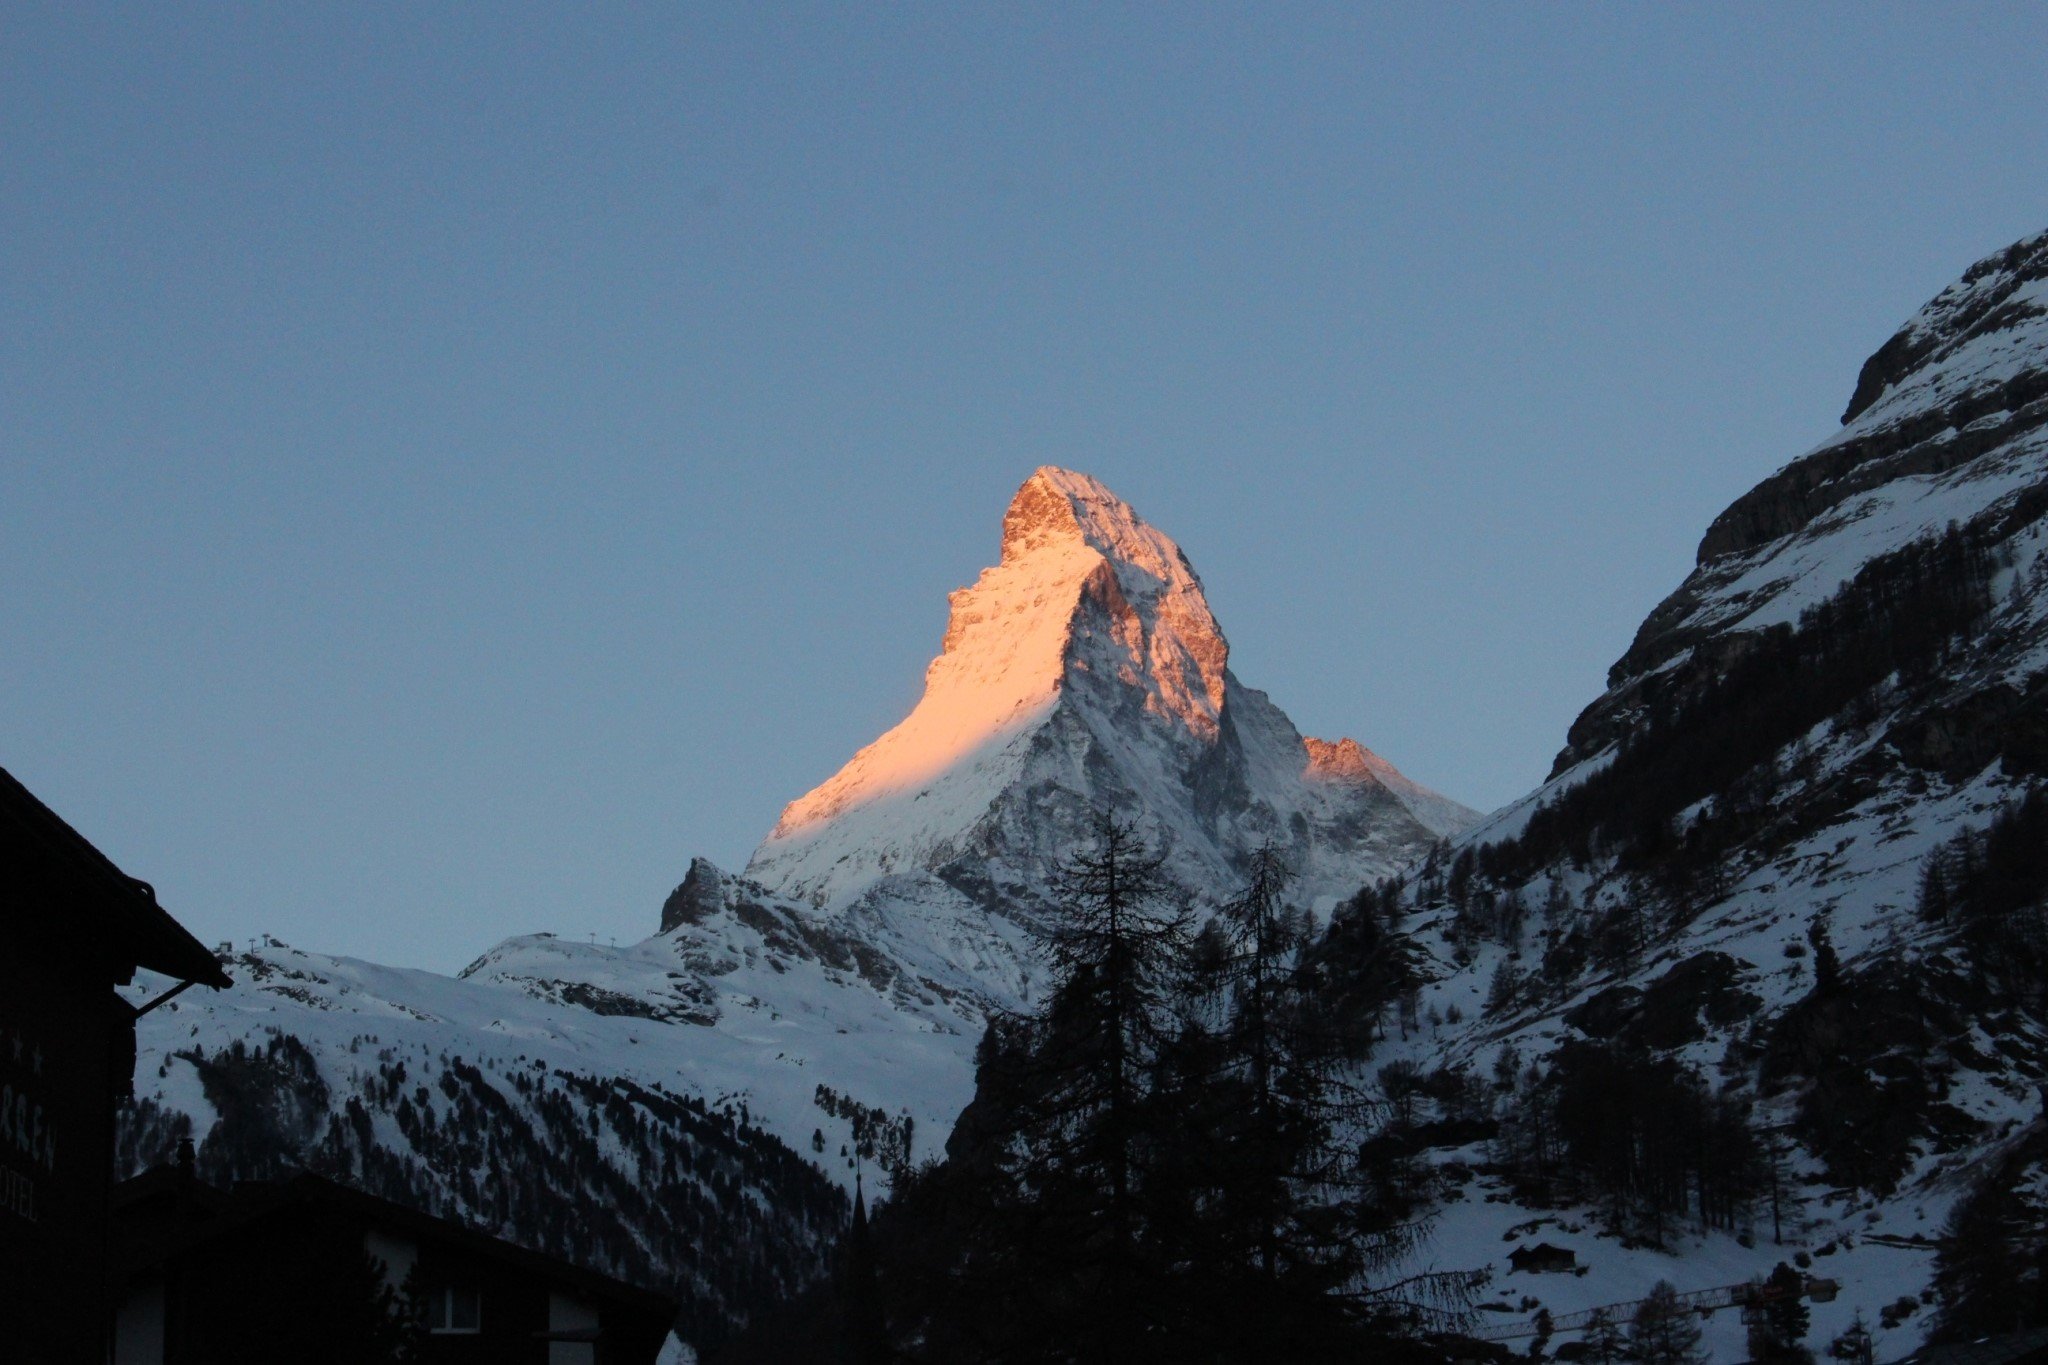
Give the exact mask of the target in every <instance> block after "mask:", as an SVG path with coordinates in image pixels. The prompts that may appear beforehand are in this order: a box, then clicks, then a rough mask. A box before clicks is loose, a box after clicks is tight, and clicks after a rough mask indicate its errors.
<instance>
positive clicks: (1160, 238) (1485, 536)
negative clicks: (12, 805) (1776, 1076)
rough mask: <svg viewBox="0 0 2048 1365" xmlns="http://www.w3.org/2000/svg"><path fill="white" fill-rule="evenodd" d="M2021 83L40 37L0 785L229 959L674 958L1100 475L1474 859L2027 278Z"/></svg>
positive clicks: (941, 35)
mask: <svg viewBox="0 0 2048 1365" xmlns="http://www.w3.org/2000/svg"><path fill="white" fill-rule="evenodd" d="M1788 8H1789V9H1792V10H1793V13H1791V14H1790V15H1789V17H1788V15H1787V13H1786V10H1787V9H1788ZM2043 51H2048V10H2044V9H2042V8H2040V7H2038V6H2026V5H2022V6H1993V5H1972V6H1969V7H1967V8H1961V7H1936V6H1899V7H1888V6H1880V5H1871V4H1854V5H1840V6H1832V5H1831V6H1821V5H1808V6H1800V7H1785V6H1779V5H1775V4H1773V5H1758V6H1690V7H1681V6H1632V7H1622V6H1597V7H1596V6H1586V7H1578V6H1569V5H1546V6H1525V5H1469V6H1436V5H1389V6H1386V7H1384V8H1374V7H1369V6H1363V5H1352V4H1345V5H1333V6H1328V7H1317V6H1311V5H1307V4H1286V5H1259V6H1251V5H1245V6H1233V7H1207V6H1198V5H1193V4H1186V5H1180V4H1176V5H1156V4H1154V5H1138V6H1131V7H1128V8H1118V7H1110V6H1105V5H1092V4H1091V5H1079V4H1076V5H1062V6H1051V5H1028V6H1027V5H1005V6H993V5H988V6H982V5H965V6H963V5H955V4H932V5H917V4H910V5H890V6H886V7H884V6H818V7H812V6H798V5H788V4H755V3H744V4H732V5H694V6H681V5H672V4H658V5H646V6H623V5H591V6H559V5H531V6H523V5H514V4H510V3H497V4H491V5H463V6H454V5H446V6H443V5H389V6H374V5H359V4H351V5H333V6H325V5H315V4H310V3H309V4H293V5H269V4H243V5H209V4H199V3H193V4H182V5H177V6H163V5H154V4H132V5H117V4H79V3H75V0H64V2H63V3H53V4H33V3H24V2H23V0H15V3H11V4H9V5H8V6H7V7H6V12H5V16H4V18H0V148H4V149H5V150H4V152H0V766H5V767H7V768H8V769H10V770H11V771H13V772H14V773H15V774H16V775H17V776H18V777H20V778H21V779H22V780H23V781H25V782H26V783H27V784H28V785H29V786H30V787H31V788H32V789H33V790H35V791H36V792H37V793H38V794H40V795H41V796H42V797H43V798H44V799H45V800H47V801H49V802H50V803H51V804H52V805H54V806H55V807H56V808H57V809H58V810H59V811H60V812H61V813H63V814H64V815H66V816H67V817H68V818H69V819H71V820H72V822H73V823H74V824H76V825H78V826H79V827H80V829H81V830H83V831H84V832H85V834H86V835H87V836H88V837H90V838H92V839H94V840H95V841H96V842H98V843H99V844H100V846H101V847H102V848H104V849H105V850H106V851H107V852H108V853H109V854H110V855H112V856H113V857H114V858H115V859H116V860H117V861H118V862H120V863H121V864H122V865H123V866H124V867H125V868H127V870H129V871H130V872H132V873H134V874H135V875H138V876H141V877H144V878H147V879H149V880H151V881H153V882H154V883H156V885H157V888H158V891H159V894H160V895H161V897H162V899H163V901H164V903H165V904H166V905H167V906H169V907H170V908H171V910H172V911H173V912H174V913H175V914H177V915H178V916H179V917H180V918H181V919H182V920H183V921H184V922H185V923H186V924H187V925H189V926H190V927H191V928H192V929H193V930H194V931H195V932H197V933H198V934H200V935H201V937H203V938H205V939H207V940H208V941H209V942H210V941H213V940H216V939H221V938H227V937H231V936H232V937H237V938H247V937H249V936H250V935H251V934H254V933H257V932H264V931H267V932H271V933H274V934H277V935H278V936H280V937H282V938H284V939H286V940H287V941H290V942H293V943H298V944H301V945H303V946H307V947H313V948H321V949H326V950H331V951H339V952H346V953H353V954H357V955H362V956H370V957H375V958H378V959H381V960H384V961H391V962H400V963H407V964H416V965H423V966H432V967H438V968H443V969H453V968H456V967H459V966H461V965H462V964H463V963H464V962H466V961H468V960H469V959H470V958H471V957H473V956H474V955H475V954H476V953H477V952H479V951H481V950H482V949H483V948H485V947H487V946H489V945H490V944H491V943H493V942H495V941H496V940H498V939H500V938H502V937H504V936H505V935H508V934H511V933H515V932H523V931H528V930H533V929H543V928H546V929H555V930H558V931H562V932H565V933H576V934H584V933H592V932H595V933H597V934H599V935H601V936H606V935H616V936H618V937H619V938H620V939H621V940H622V941H623V940H625V939H628V938H637V937H640V936H642V935H644V934H645V933H647V932H649V931H651V930H652V929H653V928H654V927H655V921H656V916H657V913H658V907H659V905H660V902H661V899H662V897H663V896H664V895H665V894H666V892H667V891H668V889H669V888H670V887H671V886H672V885H673V884H674V883H675V882H676V881H677V880H678V879H679V878H680V877H681V875H682V873H683V871H684V869H685V867H686V866H687V864H688V860H689V858H690V856H691V855H692V854H696V853H703V854H706V855H708V856H711V857H712V858H714V859H715V860H717V861H719V862H721V863H723V864H725V865H726V866H728V867H735V868H736V867H737V866H739V865H740V864H741V863H743V862H744V860H745V858H746V855H747V853H748V852H749V851H750V850H751V848H752V847H753V845H754V843H755V842H756V841H757V840H758V839H759V838H760V836H761V835H763V834H764V833H765V832H766V831H767V829H768V827H769V826H770V825H771V824H772V823H773V822H774V820H775V817H776V815H777V813H778V811H779V810H780V808H781V806H782V804H783V803H784V802H786V801H788V800H790V799H792V798H794V797H795V796H797V795H799V794H801V793H802V792H803V791H804V790H806V789H807V788H809V787H810V786H812V785H813V784H815V783H816V782H818V781H820V780H822V779H823V778H825V777H826V776H828V775H829V774H830V773H831V772H832V771H833V770H834V769H835V768H836V767H837V766H838V765H839V764H840V763H841V762H842V761H844V760H845V759H846V758H847V757H849V756H851V754H852V753H853V751H854V750H855V749H856V748H857V747H859V746H860V745H861V744H863V743H865V742H867V741H868V740H870V739H872V738H874V737H875V736H876V735H877V734H879V733H880V732H881V731H882V730H883V729H885V728H886V727H887V726H889V725H891V724H893V723H894V722H895V721H897V720H899V719H900V718H901V717H902V716H903V715H904V714H905V713H906V712H907V711H908V709H909V707H910V705H911V703H912V702H913V701H914V700H915V698H916V695H917V691H918V687H919V682H920V679H921V676H922V672H923V669H924V666H925V664H926V662H927V661H928V659H929V658H930V656H931V655H932V654H933V653H934V652H935V650H936V648H937V646H938V641H939V636H940V632H941V629H942V627H943V625H944V621H945V609H946V604H945V594H946V592H947V590H948V589H950V588H953V587H957V586H960V585H962V584H965V583H967V582H970V581H971V580H972V579H973V577H974V575H975V573H976V572H977V571H978V570H979V569H980V568H981V567H982V566H983V565H984V564H986V563H988V562H989V561H990V560H991V558H992V557H993V555H994V553H995V548H996V543H997V532H998V519H999V517H1000V515H1001V513H1002V510H1003V507H1004V505H1005V503H1006V502H1007V500H1008V498H1009V496H1010V494H1011V493H1012V491H1013V490H1014V489H1015V487H1016V485H1017V484H1018V483H1019V482H1020V481H1021V480H1022V479H1023V478H1024V477H1025V475H1026V474H1028V473H1029V472H1030V470H1031V469H1032V468H1033V467H1034V466H1035V465H1037V464H1040V463H1056V464H1062V465H1066V466H1070V467H1072V468H1076V469H1081V470H1084V471H1087V472H1089V473H1092V474H1094V475H1096V476H1097V477H1099V478H1101V479H1102V480H1104V481H1105V482H1106V483H1108V484H1109V485H1110V486H1111V487H1112V488H1114V489H1116V490H1117V491H1119V492H1120V493H1121V494H1123V496H1124V497H1126V498H1127V499H1129V500H1130V501H1131V502H1132V503H1133V504H1134V505H1135V506H1136V507H1137V508H1138V510H1139V511H1140V512H1141V513H1142V514H1143V515H1145V516H1146V517H1147V519H1149V520H1151V521H1152V522H1154V523H1155V524H1156V525H1158V526H1159V527H1161V528H1162V529H1163V530H1165V531H1166V532H1167V533H1168V534H1170V535H1172V536H1173V537H1174V538H1176V539H1177V540H1178V541H1179V542H1180V544H1181V545H1182V547H1183V548H1184V549H1185V550H1186V551H1187V553H1188V555H1189V557H1190V558H1191V559H1192V560H1193V562H1194V564H1195V566H1196V567H1197V569H1198V570H1199V571H1200V572H1201V574H1202V576H1203V578H1204V580H1205V582H1206V584H1207V587H1208V589H1209V596H1210V601H1211V603H1212V605H1213V606H1214V607H1215V610H1216V613H1217V615H1218V618H1219V619H1220V620H1221V621H1222V623H1223V626H1224V628H1225V630H1226V631H1227V632H1229V634H1230V638H1231V641H1232V645H1233V658H1232V664H1233V667H1234V670H1235V671H1236V673H1237V674H1238V676H1239V677H1240V678H1241V679H1243V680H1244V681H1245V682H1247V683H1248V684H1250V685H1252V686H1255V687H1260V688H1263V689H1265V690H1266V691H1268V692H1269V693H1271V694H1272V696H1273V698H1274V699H1275V700H1276V701H1277V702H1278V703H1279V704H1280V705H1281V706H1282V707H1283V708H1284V709H1286V710H1287V711H1288V712H1289V713H1290V714H1291V715H1292V716H1293V717H1294V718H1295V720H1296V722H1297V723H1298V724H1299V725H1300V726H1301V727H1302V728H1303V729H1304V730H1305V731H1308V732H1310V733H1314V734H1321V735H1325V736H1335V735H1339V734H1349V735H1353V736H1356V737H1357V738H1358V739H1359V740H1361V741H1362V742H1363V743H1365V744H1367V745H1368V746H1370V747H1372V748H1374V749H1377V750H1379V751H1380V752H1382V753H1384V754H1385V755H1387V756H1388V757H1389V758H1391V759H1393V760H1394V761H1395V762H1396V763H1398V764H1400V765H1401V766H1402V767H1403V768H1404V769H1405V770H1406V771H1408V772H1409V773H1410V774H1411V775H1412V776H1414V777H1416V778H1418V779H1419V780H1422V781H1425V782H1428V783H1431V784H1432V785H1435V786H1437V787H1438V788H1440V789H1441V790H1443V791H1445V792H1447V793H1449V794H1451V795H1453V796H1457V797H1459V798H1461V799H1463V800H1465V801H1466V802H1468V803H1470V804H1473V805H1478V806H1490V805H1494V804H1498V803H1500V802H1502V801H1505V800H1508V799H1510V798H1512V797H1514V796H1516V795H1518V794H1519V793H1521V792H1522V791H1524V790H1526V789H1527V788H1528V787H1530V786H1532V785H1533V784H1535V783H1536V782H1537V781H1539V780H1541V778H1542V777H1543V776H1544V775H1545V773H1546V771H1547V769H1548V766H1549V761H1550V758H1551V756H1552V754H1553V753H1555V751H1556V750H1557V748H1558V746H1559V744H1560V743H1561V741H1562V737H1563V733H1564V729H1565V726H1566V725H1567V724H1568V723H1569V722H1570V720H1571V718H1572V716H1573V715H1574V714H1576V712H1577V711H1578V709H1579V708H1580V707H1581V706H1582V705H1584V704H1585V703H1586V702H1587V701H1589V700H1590V699H1591V698H1592V697H1593V696H1594V695H1595V694H1596V693H1597V692H1598V690H1599V688H1600V685H1601V680H1602V678H1603V676H1604V674H1605V670H1606V668H1607V665H1608V664H1609V663H1610V662H1611V661H1612V660H1613V659H1614V657H1615V656H1616V655H1618V654H1619V653H1620V652H1621V650H1622V649H1623V648H1624V647H1625V646H1626V645H1627V643H1628V640H1629V637H1630V635H1631V634H1632V633H1633V630H1634V628H1635V625H1636V623H1637V622H1638V621H1639V620H1640V619H1641V617H1642V615H1643V614H1644V613H1645V612H1646V611H1647V610H1648V609H1649V608H1650V607H1651V606H1653V605H1654V604H1655V603H1656V602H1657V600H1658V599H1659V598H1661V597H1662V596H1663V595H1664V594H1665V593H1666V592H1668V591H1669V590H1670V589H1671V588H1672V587H1673V586H1675V585H1676V584H1677V583H1678V581H1679V580H1680V579H1681V578H1682V577H1683V576H1684V574H1685V572H1686V571H1687V569H1688V568H1689V566H1690V564H1691V562H1692V553H1693V549H1694V546H1695V545H1696V544H1697V542H1698V538H1699V535H1700V533H1701V532H1702V531H1703V530H1704V529H1705V526H1706V523H1707V521H1708V520H1709V519H1710V518H1711V517H1712V516H1713V514H1714V513H1715V512H1717V511H1718V510H1720V508H1721V507H1723V506H1724V505H1725V504H1726V503H1727V502H1729V501H1730V500H1731V499H1732V498H1734V497H1735V496H1736V495H1737V494H1738V493H1740V492H1742V491H1743V490H1744V489H1746V488H1747V487H1748V486H1749V485H1750V484H1752V483H1753V482H1755V481H1756V480H1757V479H1758V478H1759V477H1761V476H1762V475H1764V474H1766V473H1768V472H1769V471H1770V470H1771V469H1773V468H1775V467H1777V466H1778V465H1780V464H1783V463H1784V462H1785V461H1787V460H1789V459H1791V458H1792V457H1794V456H1796V455H1797V454H1799V453H1800V452H1801V451H1802V450H1804V449H1805V448H1807V447H1808V446H1810V445H1811V444H1813V443H1814V442H1815V441H1817V440H1819V439H1820V438H1821V437H1823V436H1824V435H1825V434H1826V433H1827V432H1828V431H1829V430H1830V429H1831V428H1832V427H1833V426H1834V425H1835V421H1836V419H1837V417H1838V416H1839V413H1840V411H1841V408H1842V406H1843V404H1844V403H1845V402H1846V401H1847V399H1848V396H1849V392H1850V389H1851V387H1852V385H1853V383H1854V380H1855V376H1856V369H1857V366H1858V365H1859V364H1860V363H1861V361H1862V360H1863V358H1864V356H1865V355H1867V354H1868V353H1869V352H1870V351H1872V350H1874V349H1875V348H1876V347H1877V346H1878V345H1879V344H1880V343H1881V342H1882V341H1883V340H1884V339H1885V337H1886V336H1887V335H1889V334H1890V332H1891V331H1892V329H1893V328H1894V327H1895V326H1896V325H1897V324H1898V323H1899V322H1900V321H1902V320H1903V319H1904V318H1905V317H1906V316H1907V315H1909V314H1910V313H1911V312H1912V311H1913V310H1914V309H1915V308H1917V307H1918V306H1919V305H1920V304H1921V303H1922V302H1923V301H1924V300H1925V298H1926V297H1927V296H1929V295H1930V294H1932V293H1933V292H1934V291H1935V290H1937V289H1939V288H1940V287H1941V286H1942V285H1944V284H1946V283H1947V282H1948V281H1949V280H1950V279H1952V278H1953V277H1954V276H1956V275H1957V274H1959V273H1960V272H1961V271H1962V269H1963V268H1964V267H1965V266H1966V265H1968V264H1969V263H1970V262H1971V261H1972V260H1974V259H1975V258H1976V257H1978V256H1980V255H1982V254H1984V253H1986V252H1988V251H1991V250H1993V249H1995V248H1998V247H2002V246H2004V245H2005V244H2006V243H2008V242H2010V241H2011V240H2013V239H2015V238H2017V237H2019V236H2021V235H2024V234H2026V233H2028V232H2032V231H2036V230H2038V229H2040V228H2042V227H2044V226H2048V195H2044V192H2043V186H2044V185H2048V174H2044V171H2048V165H2044V162H2048V101H2044V100H2043V99H2042V98H2041V87H2040V76H2041V63H2040V57H2041V53H2042V52H2043Z"/></svg>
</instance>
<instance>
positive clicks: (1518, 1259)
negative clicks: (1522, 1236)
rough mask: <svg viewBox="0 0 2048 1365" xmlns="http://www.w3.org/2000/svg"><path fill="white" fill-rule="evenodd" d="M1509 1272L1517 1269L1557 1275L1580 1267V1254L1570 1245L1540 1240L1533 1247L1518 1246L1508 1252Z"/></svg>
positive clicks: (1530, 1272) (1538, 1273)
mask: <svg viewBox="0 0 2048 1365" xmlns="http://www.w3.org/2000/svg"><path fill="white" fill-rule="evenodd" d="M1508 1266H1509V1272H1508V1273H1509V1274H1513V1273H1514V1272H1515V1271H1517V1270H1521V1271H1526V1272H1527V1273H1529V1274H1531V1275H1555V1274H1562V1273H1564V1272H1567V1271H1573V1270H1577V1269H1578V1268H1579V1254H1578V1253H1577V1252H1576V1251H1573V1250H1571V1249H1570V1248H1569V1247H1560V1246H1552V1245H1551V1244H1550V1243H1548V1242H1538V1243H1537V1244H1536V1245H1535V1246H1532V1247H1516V1248H1515V1249H1514V1250H1513V1251H1510V1252H1509V1253H1508Z"/></svg>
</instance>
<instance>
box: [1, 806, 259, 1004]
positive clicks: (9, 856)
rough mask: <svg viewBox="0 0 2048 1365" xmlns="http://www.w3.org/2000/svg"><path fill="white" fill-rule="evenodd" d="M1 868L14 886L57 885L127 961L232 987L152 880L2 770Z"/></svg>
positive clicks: (96, 934) (204, 983)
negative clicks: (160, 898)
mask: <svg viewBox="0 0 2048 1365" xmlns="http://www.w3.org/2000/svg"><path fill="white" fill-rule="evenodd" d="M0 867H5V868H6V870H7V875H8V877H9V878H10V880H13V881H14V882H15V884H16V885H38V884H40V885H57V886H62V887H63V888H65V892H66V895H67V897H70V896H73V895H75V896H76V897H77V898H78V899H77V902H76V903H75V904H74V905H69V906H67V910H70V911H76V912H81V913H83V914H85V915H88V916H90V917H91V921H90V922H91V928H92V930H93V933H94V937H95V938H96V939H97V940H99V941H101V942H104V943H105V944H106V945H107V946H108V947H109V948H111V949H113V950H114V951H115V952H116V953H117V954H118V955H119V956H120V957H122V958H123V959H124V960H126V961H129V962H132V963H133V964H134V965H135V966H138V967H147V968H148V969H149V970H150V971H153V972H162V973H163V974H164V975H165V976H170V977H175V978H177V979H178V980H180V981H195V982H197V983H199V984H200V985H202V986H213V987H216V988H219V987H223V986H227V985H230V984H232V983H231V982H230V981H229V980H228V974H227V973H226V972H224V971H222V970H221V966H220V963H219V962H218V961H216V960H215V958H214V956H213V954H212V953H211V952H209V951H207V949H206V946H205V945H204V944H202V943H201V942H200V941H199V940H198V939H196V938H194V937H193V936H192V935H191V933H190V932H188V931H187V930H186V928H185V926H184V925H182V924H179V923H178V922H177V921H176V920H175V919H172V918H171V916H170V914H169V913H168V912H167V911H166V910H165V909H164V908H163V907H162V906H160V905H158V904H157V903H156V891H155V889H154V888H152V887H151V886H150V885H149V883H148V882H143V881H137V880H136V879H135V878H133V877H131V876H129V875H128V874H127V873H125V872H123V871H122V870H121V869H120V868H118V867H116V866H114V864H113V861H112V860H111V859H109V858H108V857H107V855H106V854H104V853H102V852H100V851H99V850H98V849H97V848H94V847H93V846H92V844H91V842H90V841H88V840H87V839H86V837H85V836H84V835H82V834H80V833H79V832H78V831H77V830H75V829H73V828H72V827H71V826H70V825H68V824H66V823H65V822H64V819H63V817H61V816H59V815H58V814H57V813H56V812H55V811H53V810H51V809H50V808H49V807H48V806H46V805H44V804H43V803H42V802H41V801H39V800H37V799H36V797H35V794H34V793H33V792H31V791H29V789H28V788H27V787H24V786H22V785H21V783H20V782H18V781H16V780H15V778H14V775H13V774H12V773H9V772H8V771H7V770H6V769H4V768H0Z"/></svg>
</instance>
